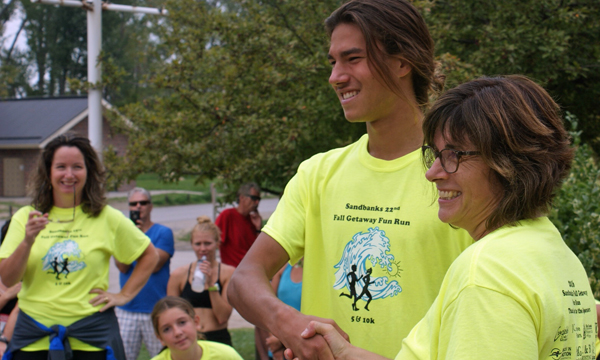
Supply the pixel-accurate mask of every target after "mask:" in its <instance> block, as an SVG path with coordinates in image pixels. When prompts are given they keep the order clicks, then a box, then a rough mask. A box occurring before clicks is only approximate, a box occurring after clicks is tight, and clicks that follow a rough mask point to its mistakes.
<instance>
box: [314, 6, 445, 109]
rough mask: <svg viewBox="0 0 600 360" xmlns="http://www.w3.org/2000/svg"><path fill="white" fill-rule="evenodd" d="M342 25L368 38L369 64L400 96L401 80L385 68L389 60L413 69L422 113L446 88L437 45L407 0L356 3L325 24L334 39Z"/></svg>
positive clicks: (414, 82) (344, 7)
mask: <svg viewBox="0 0 600 360" xmlns="http://www.w3.org/2000/svg"><path fill="white" fill-rule="evenodd" d="M340 24H354V25H356V26H358V27H359V28H360V30H361V32H362V34H363V36H364V37H365V42H366V51H367V61H368V63H369V66H370V67H371V68H372V69H373V70H375V73H376V74H377V75H378V77H379V80H380V81H382V82H383V84H385V85H386V86H387V87H388V88H389V89H390V90H392V91H393V92H395V93H396V94H397V95H398V96H400V97H402V98H404V99H406V98H407V96H406V94H402V91H401V89H400V86H399V83H398V80H397V79H396V78H395V77H394V76H392V70H391V69H390V68H389V67H388V66H387V65H386V61H385V60H386V58H388V57H390V56H394V57H398V58H400V59H401V60H402V61H404V62H407V63H408V64H410V65H411V67H412V71H411V79H412V86H413V91H414V94H415V97H416V99H417V103H418V105H419V107H420V108H421V109H424V108H426V107H427V105H428V103H429V93H430V92H434V93H437V92H440V91H442V90H443V88H444V82H445V76H443V75H441V74H440V73H439V64H437V63H436V62H435V60H434V56H435V54H434V42H433V39H432V38H431V34H430V33H429V29H428V28H427V24H425V20H424V19H423V17H422V16H421V14H420V13H419V11H418V10H417V9H416V8H415V7H414V6H413V5H412V4H411V3H410V2H408V1H406V0H353V1H349V2H347V3H345V4H344V5H342V6H341V7H340V8H338V9H337V10H335V11H334V12H333V13H332V14H331V15H330V16H329V17H328V18H327V19H326V20H325V30H326V31H327V34H328V35H329V37H330V38H331V34H332V33H333V30H335V28H336V27H337V26H338V25H340Z"/></svg>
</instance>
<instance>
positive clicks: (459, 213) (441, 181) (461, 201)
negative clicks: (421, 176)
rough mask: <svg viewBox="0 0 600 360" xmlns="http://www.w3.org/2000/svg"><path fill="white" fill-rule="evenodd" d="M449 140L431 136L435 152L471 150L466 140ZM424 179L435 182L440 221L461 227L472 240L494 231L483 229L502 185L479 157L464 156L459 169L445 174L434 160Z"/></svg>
mask: <svg viewBox="0 0 600 360" xmlns="http://www.w3.org/2000/svg"><path fill="white" fill-rule="evenodd" d="M451 140H452V139H444V137H443V136H442V135H441V133H440V132H438V133H437V134H436V135H435V137H434V144H433V146H434V147H435V149H436V150H438V151H439V150H442V149H446V148H448V149H455V150H462V151H473V150H476V149H474V146H473V145H472V144H471V142H469V141H460V142H458V143H456V144H455V143H453V141H451ZM426 177H427V180H429V181H431V182H433V183H435V185H436V187H437V189H438V195H439V199H438V203H439V207H440V208H439V212H438V216H439V218H440V220H442V221H443V222H445V223H449V224H452V225H455V226H458V227H460V228H463V229H465V230H467V231H468V232H469V234H471V237H473V239H475V240H479V239H480V238H482V237H483V236H484V235H486V234H487V233H489V232H490V231H492V230H494V229H487V228H486V223H485V222H486V220H487V219H488V218H489V217H490V215H491V213H492V212H493V211H494V210H495V209H496V207H497V206H498V203H499V201H500V197H501V194H502V186H501V185H500V183H499V182H498V180H497V179H496V176H495V175H494V174H493V172H492V170H491V169H490V167H489V166H487V165H486V164H485V163H484V162H483V159H482V158H481V156H478V155H474V156H463V157H461V159H460V163H459V166H458V170H457V171H456V172H455V173H453V174H448V173H447V172H446V171H445V170H444V169H443V168H442V165H441V162H440V159H439V158H438V159H436V160H435V162H434V163H433V165H432V166H431V168H430V169H429V170H428V171H427V174H426Z"/></svg>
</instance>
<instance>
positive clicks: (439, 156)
mask: <svg viewBox="0 0 600 360" xmlns="http://www.w3.org/2000/svg"><path fill="white" fill-rule="evenodd" d="M423 132H424V134H425V143H426V144H427V146H424V147H423V154H424V161H425V164H426V165H427V167H428V171H427V174H426V177H427V179H428V180H429V181H431V182H432V183H433V184H435V186H436V187H437V195H438V196H437V198H438V204H439V213H438V215H439V218H440V219H441V220H442V221H444V222H446V223H448V224H451V225H453V226H457V227H461V228H463V229H466V230H467V231H468V232H469V234H470V235H471V236H472V237H473V239H474V240H475V243H474V244H473V245H471V246H470V247H469V248H467V249H466V250H465V251H464V252H463V253H462V254H461V255H459V257H458V258H456V260H455V261H454V263H453V264H452V265H451V267H450V269H449V270H448V272H447V273H446V276H445V278H444V281H443V283H442V286H441V288H440V292H439V294H438V297H437V298H436V300H435V301H434V303H433V305H432V306H431V308H430V309H429V311H428V312H427V314H426V315H425V317H424V318H423V319H422V320H421V321H420V322H419V323H418V324H417V325H416V326H415V327H414V328H413V330H412V331H411V332H410V334H409V335H408V337H407V338H406V339H404V341H403V342H402V348H401V350H400V353H399V354H398V355H397V357H396V359H403V360H404V359H460V360H464V359H559V358H561V359H565V358H566V359H594V358H595V350H594V343H595V340H596V338H597V319H596V306H595V303H594V299H593V297H592V291H591V288H590V285H589V283H588V278H587V275H586V272H585V270H584V268H583V266H582V265H581V263H580V261H579V259H578V258H577V256H575V254H574V253H573V252H572V251H571V250H570V249H569V248H568V247H567V245H566V244H565V243H564V241H563V239H562V237H561V235H560V233H559V232H558V230H557V229H556V227H555V226H554V225H553V224H552V223H551V222H550V220H549V219H548V218H547V216H546V215H547V214H548V212H549V211H550V207H551V205H552V199H553V197H554V194H555V191H556V190H557V189H558V188H559V187H560V185H561V183H562V181H563V179H564V178H565V177H566V176H567V175H568V173H569V170H570V168H571V161H572V159H573V149H572V148H571V147H570V139H569V136H568V133H567V131H566V130H565V129H564V126H563V123H562V120H561V117H560V112H559V107H558V105H556V103H555V102H554V101H553V100H552V98H551V97H550V96H549V95H548V93H547V92H546V91H545V90H544V89H542V88H541V87H540V86H539V85H537V84H535V83H534V82H533V81H531V80H529V79H527V78H525V77H523V76H506V77H496V78H481V79H477V80H474V81H470V82H468V83H465V84H462V85H460V86H458V87H456V88H454V89H452V90H450V91H448V92H447V93H445V94H444V95H442V96H441V97H440V98H439V100H438V101H437V102H436V103H435V104H434V105H433V107H432V108H431V110H430V111H429V112H428V113H427V115H426V117H425V120H424V124H423ZM315 332H316V333H319V334H324V335H325V339H326V340H327V342H328V343H329V345H330V347H331V349H332V351H333V354H334V357H335V358H336V359H351V358H360V359H377V358H378V356H377V355H374V354H370V353H367V352H366V351H365V350H362V349H358V348H356V347H353V346H352V345H350V344H349V343H348V342H346V341H344V340H343V339H342V338H341V337H340V336H339V335H338V334H337V332H336V331H335V330H333V328H332V327H331V326H330V325H325V324H321V323H311V324H310V325H309V326H308V328H307V329H306V330H305V332H304V334H303V336H304V337H310V336H313V335H314V334H315ZM400 340H401V339H398V341H400Z"/></svg>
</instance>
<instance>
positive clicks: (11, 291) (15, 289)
mask: <svg viewBox="0 0 600 360" xmlns="http://www.w3.org/2000/svg"><path fill="white" fill-rule="evenodd" d="M19 291H21V283H20V282H19V283H17V284H16V285H13V286H11V287H9V288H8V289H6V291H5V292H4V294H2V296H4V297H6V298H7V299H9V300H10V299H14V298H16V297H17V294H18V293H19Z"/></svg>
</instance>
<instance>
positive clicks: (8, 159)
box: [0, 96, 133, 197]
mask: <svg viewBox="0 0 600 360" xmlns="http://www.w3.org/2000/svg"><path fill="white" fill-rule="evenodd" d="M102 106H103V108H110V104H109V103H108V102H106V101H104V100H102ZM102 127H103V132H104V134H103V136H102V143H103V145H104V146H107V145H113V146H114V147H115V149H116V150H117V152H118V153H124V152H125V148H126V146H127V136H126V135H123V134H116V133H114V132H113V131H112V129H111V127H110V125H109V124H108V122H107V121H106V119H105V118H104V119H103V120H102ZM67 131H72V132H75V133H78V134H80V135H82V136H85V137H87V135H88V105H87V97H79V96H78V97H54V98H25V99H7V100H2V101H0V197H20V196H25V192H26V189H25V186H26V184H27V179H28V178H29V174H30V173H31V171H32V170H33V168H34V166H35V163H36V161H37V158H38V155H39V153H40V152H41V149H43V148H44V146H46V144H47V143H48V142H50V141H51V140H52V139H54V138H55V137H56V136H58V135H60V134H62V133H65V132H67ZM132 186H133V184H127V185H125V186H122V187H121V188H120V189H119V190H123V191H125V190H128V189H130V188H132Z"/></svg>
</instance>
